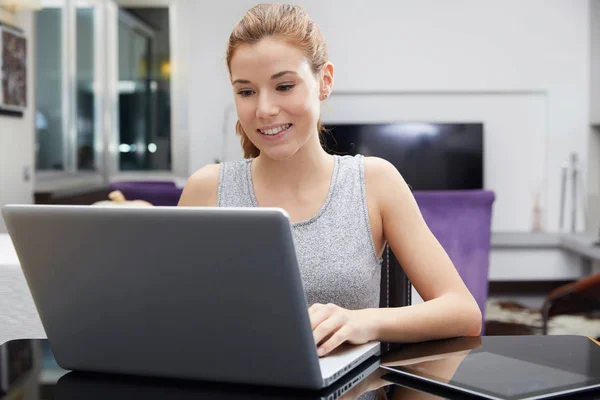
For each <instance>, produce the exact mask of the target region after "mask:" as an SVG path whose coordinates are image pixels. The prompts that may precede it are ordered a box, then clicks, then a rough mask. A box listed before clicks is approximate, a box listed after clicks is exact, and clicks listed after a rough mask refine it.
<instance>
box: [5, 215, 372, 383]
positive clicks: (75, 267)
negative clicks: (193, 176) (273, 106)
mask: <svg viewBox="0 0 600 400" xmlns="http://www.w3.org/2000/svg"><path fill="white" fill-rule="evenodd" d="M2 216H3V218H4V221H5V224H6V227H7V230H8V233H9V234H10V236H11V239H12V241H13V244H14V246H15V250H16V253H17V256H18V257H19V261H20V263H21V268H22V270H23V273H24V276H25V279H26V281H27V284H28V286H29V289H30V291H31V294H32V297H33V300H34V303H35V305H36V308H37V310H38V313H39V315H40V319H41V322H42V324H43V326H44V329H45V331H46V334H47V336H48V341H49V342H50V344H51V347H52V349H53V352H54V354H55V357H56V361H57V363H58V364H59V365H60V366H61V367H62V368H64V369H67V370H79V371H96V372H109V373H120V374H132V375H145V376H162V377H174V378H183V379H200V380H207V381H214V382H235V383H245V384H256V385H269V386H282V387H295V388H306V389H322V388H324V387H327V386H329V385H331V384H332V383H333V382H335V381H337V380H338V379H339V378H340V377H342V376H344V375H345V374H346V373H348V372H349V371H350V370H352V369H353V368H355V367H356V366H357V365H359V364H361V363H362V362H363V361H365V360H366V359H368V358H369V357H371V356H374V355H379V354H380V353H381V347H380V343H379V342H371V343H366V344H363V345H356V346H352V345H343V346H340V347H339V348H338V349H337V350H335V351H333V352H332V353H330V354H329V355H327V356H326V357H322V358H320V357H319V356H318V355H317V352H316V345H315V343H314V339H313V334H312V329H311V325H310V319H309V315H308V304H307V301H306V297H305V294H304V289H303V285H302V280H301V276H300V271H299V268H298V262H297V258H296V252H295V248H294V242H293V237H292V231H291V224H290V219H289V216H288V215H287V214H286V212H285V211H284V210H282V209H279V208H216V207H215V208H212V207H98V206H95V207H92V206H66V205H8V206H5V207H3V208H2Z"/></svg>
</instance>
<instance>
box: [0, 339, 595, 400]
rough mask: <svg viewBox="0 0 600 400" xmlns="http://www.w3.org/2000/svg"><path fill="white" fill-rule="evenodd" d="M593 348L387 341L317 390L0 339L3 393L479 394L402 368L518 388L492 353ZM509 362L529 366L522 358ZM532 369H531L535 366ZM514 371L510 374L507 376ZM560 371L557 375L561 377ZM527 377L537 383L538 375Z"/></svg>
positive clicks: (575, 355)
mask: <svg viewBox="0 0 600 400" xmlns="http://www.w3.org/2000/svg"><path fill="white" fill-rule="evenodd" d="M595 347H596V344H595V343H594V342H593V341H591V340H588V339H587V338H585V340H584V338H573V337H565V338H564V341H563V340H561V339H560V338H552V337H537V338H535V337H483V338H479V337H475V338H456V339H450V340H443V341H433V342H427V343H421V344H411V345H408V344H406V345H402V344H397V345H388V344H386V345H385V346H384V348H385V349H386V350H384V353H383V354H382V356H381V357H376V358H371V359H369V360H367V361H365V362H364V363H363V364H362V365H360V366H359V367H357V368H355V369H354V370H353V371H352V372H350V373H349V374H347V375H346V376H344V377H343V378H342V379H341V380H340V381H338V382H336V383H335V384H334V385H333V386H331V387H329V388H327V389H324V390H321V391H318V392H315V391H306V390H294V389H284V388H268V387H256V386H247V385H238V384H223V383H211V382H200V381H185V380H175V379H159V378H142V377H131V376H123V375H116V374H114V375H107V374H95V373H89V372H85V373H84V372H78V371H65V370H63V369H62V368H60V367H59V366H58V365H57V363H56V360H55V359H54V355H53V352H52V349H51V346H50V344H49V342H48V341H47V340H37V339H36V340H28V339H22V340H14V341H10V342H8V343H5V344H3V345H2V346H0V399H2V400H8V399H11V400H12V399H24V400H27V399H29V400H41V399H48V400H53V399H125V398H127V399H138V398H139V399H142V398H143V399H150V400H152V399H159V398H160V399H167V398H168V399H175V400H177V399H188V398H189V399H191V398H194V399H197V398H211V399H215V398H216V399H240V400H241V399H255V400H258V399H264V400H267V399H332V400H334V399H338V398H339V399H344V400H347V399H361V400H362V399H385V398H388V399H392V398H393V399H404V400H417V399H419V400H433V399H440V398H448V399H472V398H480V397H476V396H473V395H472V394H471V395H469V394H465V393H462V394H461V393H459V392H456V391H452V390H445V389H443V388H440V387H439V386H435V385H431V384H430V383H427V382H423V380H419V379H414V377H413V378H411V377H410V376H407V375H406V374H403V373H399V372H406V371H410V370H411V368H412V370H413V371H420V372H423V373H425V374H427V373H429V374H431V376H433V375H434V374H436V375H437V376H438V377H442V378H444V379H447V380H448V381H450V380H453V381H455V382H463V383H465V382H466V384H467V385H476V384H477V383H480V382H482V381H485V379H488V380H489V376H490V374H489V373H488V374H487V375H488V378H486V377H485V374H483V375H482V374H480V373H479V371H478V370H479V369H482V368H481V365H484V366H485V368H484V369H488V370H490V371H491V370H494V371H495V372H494V373H495V374H497V379H491V380H489V382H488V383H486V385H487V386H486V387H487V388H488V389H490V390H492V389H494V390H498V389H497V388H499V387H507V386H508V387H511V386H512V391H513V392H514V391H515V390H517V389H519V388H518V385H517V381H518V379H517V378H515V371H511V370H510V369H511V368H506V367H505V368H501V367H498V362H502V361H503V358H502V357H504V356H501V357H500V358H498V357H496V358H495V359H494V358H493V357H492V358H490V355H491V354H492V353H495V354H496V355H498V354H504V355H506V356H509V357H511V358H514V359H515V360H518V359H521V360H522V361H523V362H525V361H526V360H529V361H534V362H537V361H536V360H538V361H539V362H540V363H541V362H543V363H544V368H546V367H555V368H556V369H557V371H558V370H561V371H566V369H565V368H564V365H562V364H561V363H560V362H559V361H560V359H561V357H562V360H569V362H570V363H571V364H572V365H571V366H570V367H569V371H570V372H571V373H578V372H581V373H582V374H583V373H586V374H588V375H593V376H598V377H600V364H599V363H598V362H599V361H598V360H600V358H598V356H597V355H594V354H598V353H597V352H596V353H594V352H595V351H596V348H595ZM554 348H555V349H556V352H555V354H559V353H560V354H561V355H560V356H556V357H555V356H553V354H552V353H553V350H552V351H549V350H548V349H554ZM590 350H592V351H590ZM598 350H600V347H598ZM526 353H528V354H526ZM591 353H594V354H591ZM590 354H591V355H590ZM482 357H483V358H482ZM486 359H489V362H488V361H485V360H486ZM582 359H585V362H584V361H582ZM482 360H483V361H482ZM556 360H559V361H556ZM481 362H484V363H485V362H488V364H481ZM477 363H479V364H477ZM511 365H518V366H524V367H526V368H527V367H528V366H527V365H526V364H522V363H521V364H511ZM531 371H534V370H531ZM534 372H535V371H534ZM527 373H530V374H531V372H530V371H528V372H527ZM510 375H512V376H513V377H509V378H506V377H507V376H510ZM516 375H518V373H517V374H516ZM491 376H492V377H494V376H495V375H493V374H492V375H491ZM556 376H557V378H556V379H559V378H560V377H562V376H561V375H556ZM356 377H360V379H359V380H358V382H357V383H354V385H353V386H352V387H351V388H349V389H346V388H347V387H348V383H349V382H352V381H354V380H355V378H356ZM507 379H508V380H507ZM528 379H529V382H531V383H532V384H533V382H534V380H535V376H530V377H529V378H528ZM571 398H577V399H582V400H583V399H597V398H600V391H594V392H588V393H586V394H581V393H580V394H578V395H576V396H575V397H573V396H572V397H571Z"/></svg>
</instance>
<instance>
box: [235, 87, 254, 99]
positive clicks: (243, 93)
mask: <svg viewBox="0 0 600 400" xmlns="http://www.w3.org/2000/svg"><path fill="white" fill-rule="evenodd" d="M253 93H254V90H250V89H246V90H240V91H239V92H238V94H239V95H240V96H242V97H248V96H251V95H252V94H253Z"/></svg>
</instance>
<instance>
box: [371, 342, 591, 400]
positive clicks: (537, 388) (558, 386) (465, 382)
mask: <svg viewBox="0 0 600 400" xmlns="http://www.w3.org/2000/svg"><path fill="white" fill-rule="evenodd" d="M382 367H383V368H385V369H386V370H388V371H389V372H390V373H391V374H390V375H391V377H392V379H390V380H391V381H393V382H395V383H399V384H402V379H403V378H405V379H407V380H417V381H419V382H420V383H422V385H425V386H422V387H427V386H430V387H431V388H432V389H434V388H443V389H449V390H451V391H453V392H458V393H463V394H469V395H475V396H477V397H480V398H484V399H503V400H516V399H531V400H533V399H548V398H553V397H556V396H559V395H567V394H575V393H582V392H586V391H590V390H598V391H599V393H600V346H598V345H597V344H596V343H595V342H593V341H592V340H590V339H589V338H587V337H585V336H574V335H564V336H489V337H481V338H457V339H450V340H445V341H431V342H427V343H419V344H415V345H405V346H403V347H402V348H401V349H400V350H398V351H396V352H393V353H390V354H388V355H387V356H386V359H385V360H384V361H383V363H382Z"/></svg>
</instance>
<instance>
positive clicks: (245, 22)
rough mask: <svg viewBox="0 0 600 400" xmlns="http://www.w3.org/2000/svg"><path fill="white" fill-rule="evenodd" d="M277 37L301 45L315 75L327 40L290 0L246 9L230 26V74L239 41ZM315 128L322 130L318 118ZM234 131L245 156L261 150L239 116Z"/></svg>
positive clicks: (249, 156)
mask: <svg viewBox="0 0 600 400" xmlns="http://www.w3.org/2000/svg"><path fill="white" fill-rule="evenodd" d="M270 36H274V37H279V38H282V39H283V40H285V41H287V42H289V43H291V44H293V45H294V46H297V47H298V48H299V49H301V50H302V51H303V52H304V54H305V55H306V57H307V58H308V61H309V63H310V66H311V69H312V71H313V73H314V74H316V75H318V74H320V72H321V68H322V67H323V65H324V64H325V63H326V62H327V59H328V55H327V44H326V42H325V38H324V37H323V35H322V34H321V30H320V29H319V27H318V26H317V24H316V23H315V22H314V21H313V20H312V19H311V18H310V16H309V15H308V14H307V13H306V11H304V9H303V8H302V7H300V6H296V5H289V4H259V5H257V6H254V7H252V8H251V9H249V10H248V11H247V12H246V14H245V15H244V16H243V17H242V19H241V20H240V21H238V23H237V24H236V25H235V27H234V28H233V32H231V35H230V36H229V44H228V46H227V68H228V69H229V74H231V58H232V57H233V53H234V52H235V50H236V49H237V47H238V46H239V45H241V44H246V43H247V44H253V43H257V42H258V41H260V40H261V39H263V38H265V37H270ZM317 129H318V131H319V132H321V131H322V126H321V121H319V122H318V123H317ZM235 132H236V133H237V134H238V135H240V136H241V143H242V148H243V149H244V157H246V158H252V157H257V156H258V155H259V154H260V150H259V149H258V148H257V147H256V146H255V145H254V143H252V142H251V141H250V139H248V136H247V135H246V132H244V129H243V128H242V124H241V123H240V121H239V120H238V122H237V124H236V125H235Z"/></svg>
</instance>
